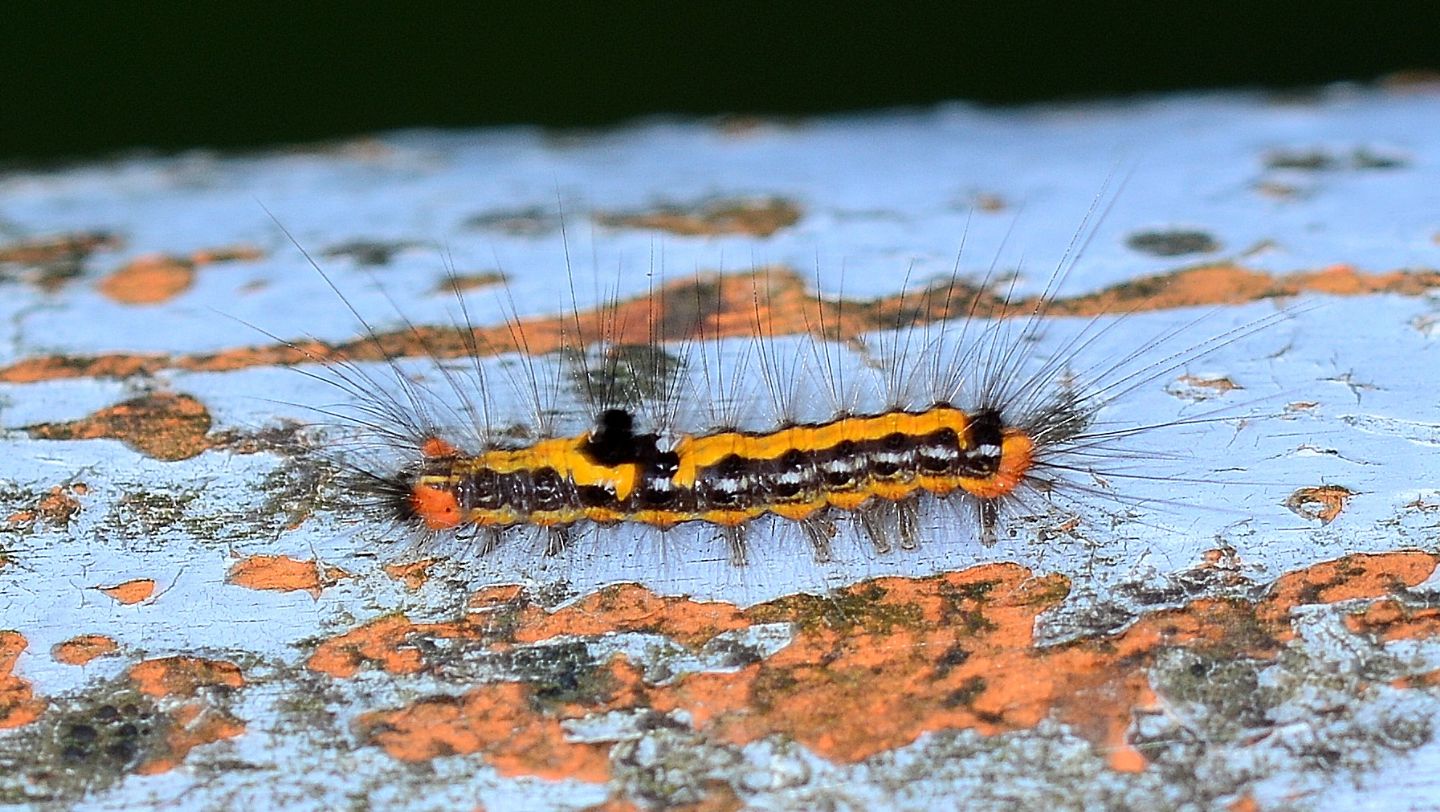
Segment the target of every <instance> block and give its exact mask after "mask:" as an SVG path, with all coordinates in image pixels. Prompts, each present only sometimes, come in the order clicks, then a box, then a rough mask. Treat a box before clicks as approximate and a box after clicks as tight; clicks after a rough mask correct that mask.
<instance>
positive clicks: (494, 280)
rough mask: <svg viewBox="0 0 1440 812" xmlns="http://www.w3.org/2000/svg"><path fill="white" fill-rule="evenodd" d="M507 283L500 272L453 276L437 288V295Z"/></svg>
mask: <svg viewBox="0 0 1440 812" xmlns="http://www.w3.org/2000/svg"><path fill="white" fill-rule="evenodd" d="M504 281H505V274H503V273H500V272H499V271H487V272H485V273H472V274H461V275H458V276H451V277H449V278H448V279H446V280H445V281H444V282H442V283H440V286H439V287H438V288H436V290H435V292H436V293H449V294H456V293H464V292H465V291H467V290H477V289H479V288H488V287H492V286H494V285H498V284H500V283H501V282H504Z"/></svg>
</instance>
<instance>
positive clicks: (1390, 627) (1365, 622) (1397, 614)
mask: <svg viewBox="0 0 1440 812" xmlns="http://www.w3.org/2000/svg"><path fill="white" fill-rule="evenodd" d="M1345 625H1346V626H1347V627H1349V629H1350V631H1352V632H1356V633H1365V634H1370V635H1374V636H1375V637H1377V638H1379V639H1380V640H1381V641H1383V642H1386V643H1388V642H1391V641H1393V640H1415V639H1428V638H1432V637H1436V636H1440V608H1435V607H1425V606H1421V607H1410V606H1406V605H1405V604H1404V603H1403V602H1402V601H1400V600H1397V599H1395V598H1389V599H1386V600H1382V601H1376V602H1374V603H1372V604H1370V605H1369V606H1366V607H1364V608H1362V609H1360V610H1359V611H1357V612H1356V613H1354V614H1351V615H1350V616H1348V617H1346V618H1345Z"/></svg>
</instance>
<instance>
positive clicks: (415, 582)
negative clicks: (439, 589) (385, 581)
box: [382, 558, 436, 592]
mask: <svg viewBox="0 0 1440 812" xmlns="http://www.w3.org/2000/svg"><path fill="white" fill-rule="evenodd" d="M435 563H436V559H434V558H426V559H422V560H420V561H408V562H406V563H403V564H386V565H385V566H384V567H382V569H383V570H384V571H385V574H386V575H388V576H390V577H391V578H394V579H395V580H397V581H399V582H400V583H402V584H404V585H405V588H406V589H408V590H409V591H411V592H415V591H416V590H418V589H420V587H422V586H425V582H426V581H428V580H430V568H431V567H433V566H435Z"/></svg>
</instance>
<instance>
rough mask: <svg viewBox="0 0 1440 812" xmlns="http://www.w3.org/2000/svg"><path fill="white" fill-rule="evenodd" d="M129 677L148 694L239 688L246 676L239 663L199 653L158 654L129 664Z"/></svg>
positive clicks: (191, 693)
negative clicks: (158, 656)
mask: <svg viewBox="0 0 1440 812" xmlns="http://www.w3.org/2000/svg"><path fill="white" fill-rule="evenodd" d="M129 675H130V679H131V681H133V682H134V683H135V687H137V688H139V689H140V691H141V692H142V693H146V694H149V695H150V696H172V697H185V698H189V697H193V696H195V694H196V693H197V692H198V691H199V690H200V689H201V688H213V687H222V688H240V687H243V686H244V685H245V677H244V675H243V674H241V673H240V667H239V666H237V665H235V664H234V663H231V662H226V661H225V660H207V659H204V658H202V657H186V656H175V657H160V658H157V659H154V660H144V661H142V662H139V663H136V664H135V665H133V666H131V667H130V671H129Z"/></svg>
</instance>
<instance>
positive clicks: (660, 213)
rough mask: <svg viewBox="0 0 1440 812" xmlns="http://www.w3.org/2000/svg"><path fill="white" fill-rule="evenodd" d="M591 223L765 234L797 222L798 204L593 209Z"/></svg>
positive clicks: (689, 232) (727, 202) (773, 201)
mask: <svg viewBox="0 0 1440 812" xmlns="http://www.w3.org/2000/svg"><path fill="white" fill-rule="evenodd" d="M594 219H595V222H596V223H598V224H600V225H602V226H606V227H609V228H644V229H651V230H655V231H665V232H668V233H670V234H682V235H685V236H714V235H720V234H749V235H751V236H755V237H768V236H770V235H771V234H774V233H775V232H777V231H779V230H780V229H782V228H789V227H790V226H793V225H795V224H796V223H797V222H799V221H800V207H799V206H797V205H795V204H794V203H792V202H790V201H788V200H784V199H782V198H776V197H771V198H762V199H745V198H739V199H724V200H712V201H709V202H706V203H704V204H702V205H700V206H696V207H693V208H685V207H679V206H664V207H661V208H657V209H653V210H651V211H643V212H628V213H605V212H597V213H596V214H595V216H594Z"/></svg>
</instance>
